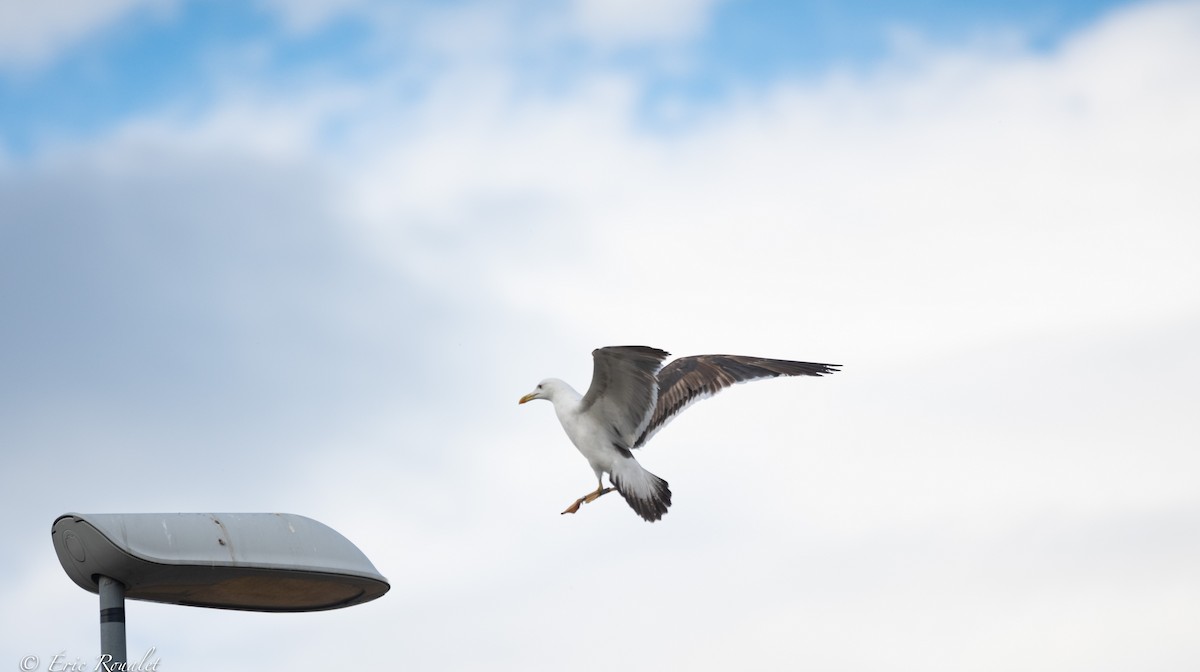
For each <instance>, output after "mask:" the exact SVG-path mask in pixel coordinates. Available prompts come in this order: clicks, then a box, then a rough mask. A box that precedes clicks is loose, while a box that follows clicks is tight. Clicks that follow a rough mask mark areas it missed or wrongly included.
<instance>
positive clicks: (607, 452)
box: [518, 345, 841, 522]
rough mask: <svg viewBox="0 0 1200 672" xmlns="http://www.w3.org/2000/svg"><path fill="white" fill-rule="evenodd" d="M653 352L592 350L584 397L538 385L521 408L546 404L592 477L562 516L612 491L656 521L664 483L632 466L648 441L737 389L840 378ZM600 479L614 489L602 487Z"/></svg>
mask: <svg viewBox="0 0 1200 672" xmlns="http://www.w3.org/2000/svg"><path fill="white" fill-rule="evenodd" d="M669 356H670V353H667V352H665V351H663V350H659V349H658V348H650V347H646V346H643V345H625V346H615V347H607V348H599V349H596V350H593V351H592V360H593V363H594V369H593V371H592V384H591V386H590V387H588V391H587V394H584V395H580V394H579V393H578V392H576V391H575V390H574V388H572V387H571V386H570V385H568V384H566V383H565V382H563V381H561V380H559V379H557V378H547V379H546V380H543V381H542V382H540V383H538V386H537V387H536V388H534V390H533V391H532V392H530V393H529V394H527V395H525V396H523V397H521V401H520V402H518V403H522V404H523V403H525V402H527V401H532V400H534V399H546V400H548V401H549V402H550V403H552V404H554V413H555V415H557V416H558V421H559V422H560V423H562V426H563V430H564V431H566V433H567V436H568V437H570V439H571V443H574V444H575V447H576V448H578V449H579V452H580V453H583V456H584V457H585V458H587V461H588V464H590V465H591V466H592V471H593V472H595V473H596V481H597V486H596V490H595V492H591V493H588V494H586V495H584V496H583V497H580V498H579V499H577V500H575V502H574V503H573V504H571V506H569V507H567V510H566V511H563V513H575V512H576V511H578V510H579V505H580V504H584V503H588V502H593V501H595V500H596V499H598V498H599V497H600V496H601V495H604V494H606V493H609V492H612V491H613V490H614V489H615V490H616V491H617V492H619V493H621V496H622V497H624V498H625V501H626V502H628V503H629V506H630V507H632V508H633V510H634V511H635V512H637V514H638V515H639V516H641V517H642V518H645V519H646V520H648V521H650V522H654V521H656V520H658V519H660V518H662V517H663V514H665V513H666V512H667V507H669V506H671V490H670V488H668V487H667V482H666V481H664V480H663V479H661V478H659V477H658V476H655V475H654V474H652V473H650V472H649V471H646V470H645V469H643V468H642V465H640V464H638V462H637V460H636V459H634V457H633V453H632V452H630V451H631V450H632V449H634V448H641V447H642V446H643V445H645V443H646V442H647V441H649V440H650V437H652V436H654V435H655V433H657V432H658V430H660V429H662V428H663V426H664V425H666V424H667V423H668V422H670V421H671V420H672V419H673V418H674V417H675V416H676V415H679V413H680V412H682V411H683V409H685V408H687V407H688V406H690V405H692V404H693V403H695V402H697V401H699V400H701V399H705V398H707V397H711V396H712V395H714V394H716V393H717V392H720V391H721V390H723V389H725V388H727V387H729V386H730V385H733V384H734V383H744V382H747V381H750V380H758V379H760V378H775V377H776V376H821V375H825V374H827V373H837V371H838V367H839V366H841V365H840V364H813V363H811V362H792V361H788V360H785V359H764V358H762V357H745V356H742V355H696V356H694V357H680V358H678V359H676V360H674V361H672V362H671V363H670V364H667V365H666V366H663V361H664V360H665V359H666V358H667V357H669ZM604 474H608V480H609V482H611V483H612V487H608V488H606V487H604Z"/></svg>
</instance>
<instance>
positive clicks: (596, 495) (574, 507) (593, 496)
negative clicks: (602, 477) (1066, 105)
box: [559, 481, 616, 515]
mask: <svg viewBox="0 0 1200 672" xmlns="http://www.w3.org/2000/svg"><path fill="white" fill-rule="evenodd" d="M615 489H616V488H606V487H604V481H599V482H598V483H597V484H596V491H595V492H589V493H588V494H586V495H584V496H583V497H580V498H579V499H577V500H575V501H574V502H572V503H571V505H570V506H568V507H567V510H566V511H563V513H575V512H576V511H578V510H579V506H580V505H581V504H587V503H588V502H594V501H596V500H597V499H600V496H601V495H604V494H607V493H610V492H612V491H613V490H615ZM559 515H562V514H559Z"/></svg>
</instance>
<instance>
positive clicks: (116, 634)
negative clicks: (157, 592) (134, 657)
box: [99, 576, 128, 663]
mask: <svg viewBox="0 0 1200 672" xmlns="http://www.w3.org/2000/svg"><path fill="white" fill-rule="evenodd" d="M99 579H100V580H99V584H100V655H101V657H102V658H101V660H103V661H107V662H109V663H124V662H126V658H128V655H126V653H125V584H123V583H121V582H120V581H117V580H115V579H110V578H108V577H107V576H101V577H99Z"/></svg>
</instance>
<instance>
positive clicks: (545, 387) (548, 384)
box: [517, 378, 566, 404]
mask: <svg viewBox="0 0 1200 672" xmlns="http://www.w3.org/2000/svg"><path fill="white" fill-rule="evenodd" d="M565 385H566V383H564V382H563V381H561V380H559V379H557V378H547V379H545V380H543V381H542V382H540V383H538V385H537V387H535V388H533V391H532V392H530V393H529V394H527V395H525V396H523V397H521V400H520V401H518V402H517V403H518V404H523V403H525V402H527V401H533V400H534V399H545V400H547V401H550V402H553V401H554V393H555V392H557V391H558V390H560V389H561V388H562V387H563V386H565Z"/></svg>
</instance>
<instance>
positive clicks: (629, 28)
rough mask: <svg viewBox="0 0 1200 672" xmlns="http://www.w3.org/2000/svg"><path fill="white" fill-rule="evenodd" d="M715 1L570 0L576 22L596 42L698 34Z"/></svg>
mask: <svg viewBox="0 0 1200 672" xmlns="http://www.w3.org/2000/svg"><path fill="white" fill-rule="evenodd" d="M718 1H719V0H659V1H657V2H638V1H637V0H574V1H573V2H572V3H571V5H572V9H573V13H574V16H575V21H576V25H577V26H578V27H579V29H580V31H581V32H582V34H583V35H585V36H587V37H588V38H590V39H591V40H593V41H595V42H597V43H600V44H615V45H622V44H628V43H638V42H662V41H674V40H680V39H686V38H691V37H695V36H697V35H699V34H700V33H701V32H702V31H703V30H704V28H705V27H706V24H707V23H708V20H709V18H710V14H711V12H712V10H713V7H714V6H715V5H716V4H717V2H718Z"/></svg>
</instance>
